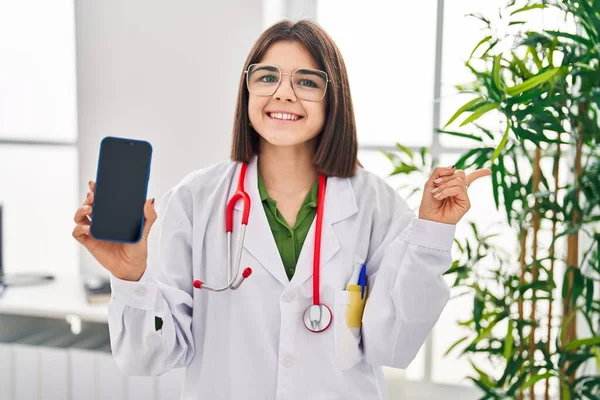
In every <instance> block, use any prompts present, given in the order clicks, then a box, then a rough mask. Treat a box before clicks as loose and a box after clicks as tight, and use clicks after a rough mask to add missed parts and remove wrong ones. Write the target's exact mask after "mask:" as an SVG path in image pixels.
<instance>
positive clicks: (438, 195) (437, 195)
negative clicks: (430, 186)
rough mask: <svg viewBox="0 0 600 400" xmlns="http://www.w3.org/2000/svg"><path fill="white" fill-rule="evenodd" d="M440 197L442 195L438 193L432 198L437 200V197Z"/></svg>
mask: <svg viewBox="0 0 600 400" xmlns="http://www.w3.org/2000/svg"><path fill="white" fill-rule="evenodd" d="M441 195H442V193H441V192H440V193H438V194H436V195H434V196H433V197H435V198H436V199H437V198H438V197H440V196H441Z"/></svg>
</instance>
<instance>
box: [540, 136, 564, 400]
mask: <svg viewBox="0 0 600 400" xmlns="http://www.w3.org/2000/svg"><path fill="white" fill-rule="evenodd" d="M558 139H559V140H560V133H559V134H558ZM560 157H561V154H560V144H558V145H556V164H555V165H554V171H552V176H553V177H554V201H555V202H558V184H559V183H558V170H559V165H560ZM555 236H556V211H555V210H554V211H552V237H555ZM554 251H555V243H554V242H552V246H550V276H552V277H553V278H554ZM551 290H552V289H551ZM553 299H554V296H553V293H550V302H549V304H548V341H547V343H546V351H547V352H548V354H550V342H551V341H552V304H553V303H554V301H553ZM544 400H550V379H546V392H545V394H544Z"/></svg>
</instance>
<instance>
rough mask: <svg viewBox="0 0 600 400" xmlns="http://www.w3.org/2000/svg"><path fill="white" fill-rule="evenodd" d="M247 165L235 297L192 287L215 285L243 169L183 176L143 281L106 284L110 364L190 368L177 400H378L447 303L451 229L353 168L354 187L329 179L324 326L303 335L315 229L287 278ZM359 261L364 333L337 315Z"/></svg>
mask: <svg viewBox="0 0 600 400" xmlns="http://www.w3.org/2000/svg"><path fill="white" fill-rule="evenodd" d="M256 161H257V158H256V157H255V158H254V159H253V160H252V162H251V163H250V164H249V166H248V170H247V176H246V191H247V192H248V193H249V195H250V198H251V204H252V207H251V211H250V219H249V222H248V228H247V232H246V240H245V243H244V250H243V254H242V264H241V267H240V270H242V269H243V268H245V267H247V266H250V267H251V268H252V270H253V273H252V275H251V276H250V277H249V278H248V279H247V280H246V281H245V282H244V283H243V284H242V285H241V287H240V288H239V289H238V290H236V291H225V292H219V293H214V292H210V291H207V290H197V289H194V288H193V286H192V281H193V280H194V279H200V280H202V281H204V282H206V283H207V284H210V285H219V286H220V285H221V284H223V283H224V282H225V281H226V279H227V275H226V273H227V271H226V269H227V267H226V263H225V258H226V256H225V254H226V246H227V240H226V234H225V229H224V228H225V204H226V203H227V201H228V200H229V198H230V197H231V195H232V194H233V192H234V191H235V189H236V186H237V182H238V175H239V171H240V168H239V166H240V164H239V163H233V162H230V161H228V162H223V163H220V164H217V165H213V166H210V167H208V168H205V169H202V170H199V171H196V172H193V173H191V174H189V175H188V176H186V177H185V178H184V179H183V181H182V182H181V183H180V184H178V185H177V186H176V187H174V188H173V189H171V190H170V191H169V192H167V193H166V194H165V196H164V197H163V199H162V201H161V202H160V207H159V209H158V220H157V221H156V223H155V225H154V226H153V228H152V231H151V234H150V237H149V239H148V240H149V244H148V250H149V255H148V267H147V269H146V272H145V273H144V275H143V276H142V278H141V280H140V281H139V282H130V281H123V280H120V279H117V278H115V277H114V276H111V284H112V293H113V294H112V299H111V301H110V303H109V305H108V322H109V330H110V339H111V344H112V352H113V355H114V357H115V358H116V361H117V363H118V365H119V367H120V368H121V370H122V371H123V372H124V373H127V374H129V375H159V374H162V373H164V372H166V371H169V370H170V369H171V368H176V367H186V374H185V383H184V387H183V389H182V398H183V399H189V400H191V399H206V400H229V399H232V400H240V399H244V400H245V399H256V400H271V399H277V400H296V399H297V400H300V399H302V400H307V399H310V400H334V399H335V400H338V399H339V400H354V399H356V400H358V399H360V400H375V399H387V390H386V386H385V381H384V379H383V375H382V371H381V366H392V367H397V368H406V367H407V366H408V365H409V364H410V362H411V361H412V360H413V358H414V357H415V355H416V353H417V351H418V350H419V348H420V347H421V345H422V344H423V342H424V341H425V339H426V337H427V335H428V333H429V332H430V330H431V329H432V327H433V326H434V324H435V323H436V321H437V320H438V318H439V316H440V313H441V312H442V310H443V309H444V307H445V305H446V303H447V301H448V299H449V294H450V291H449V287H448V285H447V284H446V282H445V280H444V279H443V277H442V276H441V274H442V273H443V272H444V271H446V270H447V269H448V268H449V267H450V265H451V257H450V248H451V246H452V242H453V238H454V230H455V226H454V225H448V224H441V223H435V222H431V221H424V220H420V219H418V218H416V217H415V215H414V213H413V211H411V210H410V209H409V208H408V206H407V204H406V202H405V201H404V200H403V199H401V197H400V196H398V194H397V193H396V192H395V191H394V190H393V189H392V188H391V187H390V186H389V185H388V184H387V183H386V182H385V181H384V180H383V179H381V178H379V177H378V176H376V175H374V174H372V173H369V172H367V171H365V170H364V169H362V168H359V169H358V172H357V174H356V176H354V177H352V178H335V177H334V178H328V180H327V191H326V195H325V214H324V221H323V234H322V245H321V247H322V250H321V253H322V254H321V301H322V302H323V303H325V304H326V305H328V306H329V307H330V308H331V310H332V311H333V321H332V323H331V326H330V327H329V329H327V330H326V331H324V332H321V333H312V332H310V331H308V330H307V329H306V328H305V326H304V324H303V314H304V311H305V310H306V308H307V307H308V306H310V305H311V304H312V293H313V280H312V276H313V248H314V235H315V222H313V224H312V226H311V228H310V230H309V232H308V235H307V237H306V240H305V242H304V245H303V247H302V249H301V253H300V256H299V260H298V263H297V266H296V272H295V274H294V276H293V278H292V280H291V281H290V280H288V278H287V276H286V273H285V270H284V267H283V264H282V261H281V257H280V256H279V253H278V250H277V247H276V244H275V241H274V239H273V235H272V233H271V230H270V228H269V224H268V221H267V218H266V216H265V213H264V209H263V206H262V204H261V201H260V197H259V192H258V187H257V162H256ZM241 204H242V202H241V201H240V202H238V206H237V207H236V209H235V214H234V223H235V224H234V233H239V232H240V229H239V221H240V216H241ZM315 221H316V218H315ZM233 243H237V235H234V241H233ZM363 262H366V264H367V274H368V283H369V288H368V298H367V302H366V306H365V309H364V315H363V319H362V330H361V329H359V328H348V327H347V325H346V323H345V318H344V313H345V310H346V307H348V305H347V303H348V296H347V294H348V293H347V292H346V291H345V289H346V285H347V284H348V283H356V282H350V280H351V277H352V276H353V275H354V276H356V271H357V270H356V268H357V266H359V265H360V264H361V263H363ZM155 316H158V317H160V318H162V320H163V326H162V329H160V330H159V331H156V330H155Z"/></svg>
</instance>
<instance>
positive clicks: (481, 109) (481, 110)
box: [460, 103, 498, 126]
mask: <svg viewBox="0 0 600 400" xmlns="http://www.w3.org/2000/svg"><path fill="white" fill-rule="evenodd" d="M496 108H498V104H496V103H486V104H482V105H480V106H478V107H477V108H476V109H475V110H474V111H473V114H471V115H470V116H469V117H468V118H466V119H465V120H464V121H463V122H462V124H460V126H465V125H466V124H468V123H469V122H473V121H476V120H477V119H479V117H481V116H482V115H483V114H485V113H487V112H488V111H491V110H495V109H496Z"/></svg>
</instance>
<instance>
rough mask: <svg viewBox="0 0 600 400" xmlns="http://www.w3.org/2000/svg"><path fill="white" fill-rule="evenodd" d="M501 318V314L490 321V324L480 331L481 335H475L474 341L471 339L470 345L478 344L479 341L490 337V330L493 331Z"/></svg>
mask: <svg viewBox="0 0 600 400" xmlns="http://www.w3.org/2000/svg"><path fill="white" fill-rule="evenodd" d="M503 317H504V316H503V315H502V314H498V315H497V316H496V317H495V318H494V319H493V320H491V321H490V323H489V324H488V326H487V327H486V328H485V329H484V330H482V331H481V333H479V335H477V337H476V338H475V339H473V342H471V345H475V344H477V343H479V342H480V341H481V340H483V339H485V338H486V337H488V336H490V335H491V334H492V329H494V327H495V326H496V324H497V323H498V322H500V321H501V320H502V318H503Z"/></svg>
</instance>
